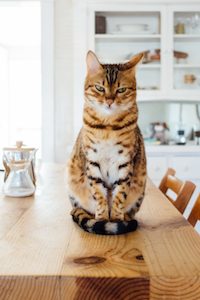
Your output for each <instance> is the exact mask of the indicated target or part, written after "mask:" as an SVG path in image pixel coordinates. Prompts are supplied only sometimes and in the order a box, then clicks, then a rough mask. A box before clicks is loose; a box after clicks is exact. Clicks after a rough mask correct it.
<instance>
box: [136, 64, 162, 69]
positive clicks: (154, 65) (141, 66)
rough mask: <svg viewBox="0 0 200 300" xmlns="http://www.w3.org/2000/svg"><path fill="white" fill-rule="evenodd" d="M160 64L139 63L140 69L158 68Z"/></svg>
mask: <svg viewBox="0 0 200 300" xmlns="http://www.w3.org/2000/svg"><path fill="white" fill-rule="evenodd" d="M160 67H161V65H160V64H141V65H139V68H140V69H158V68H160Z"/></svg>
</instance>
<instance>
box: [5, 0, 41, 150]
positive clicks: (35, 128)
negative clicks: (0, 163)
mask: <svg viewBox="0 0 200 300" xmlns="http://www.w3.org/2000/svg"><path fill="white" fill-rule="evenodd" d="M41 106H42V103H41V6H40V1H0V112H1V118H0V148H1V149H2V148H3V147H4V146H7V145H13V144H15V141H16V140H23V142H24V144H26V145H29V146H32V147H36V148H39V149H41Z"/></svg>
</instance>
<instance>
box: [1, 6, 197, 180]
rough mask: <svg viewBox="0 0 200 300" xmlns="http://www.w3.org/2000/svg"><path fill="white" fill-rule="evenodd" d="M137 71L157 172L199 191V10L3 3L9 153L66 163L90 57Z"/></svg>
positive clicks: (4, 119)
mask: <svg viewBox="0 0 200 300" xmlns="http://www.w3.org/2000/svg"><path fill="white" fill-rule="evenodd" d="M89 49H91V50H93V51H95V52H96V54H97V55H98V57H99V58H100V60H101V61H102V62H110V63H117V62H123V61H126V60H128V59H129V58H131V56H132V55H134V54H136V53H138V52H141V51H142V52H144V53H145V58H144V60H143V62H142V64H140V65H139V66H138V70H137V85H138V97H137V99H138V106H139V125H140V128H141V130H142V133H143V136H144V138H145V145H146V151H147V157H148V172H149V175H150V177H151V178H152V179H153V181H154V182H155V183H156V184H158V182H159V181H160V179H161V177H162V176H163V174H164V173H165V171H166V169H167V168H168V167H174V168H175V169H176V170H177V174H178V175H179V176H180V177H181V178H182V179H188V180H189V179H190V180H193V181H194V182H195V183H196V184H197V185H198V186H200V174H199V169H200V146H199V142H200V141H199V138H200V56H199V53H200V1H199V0H196V1H195V0H193V1H192V2H191V1H189V0H188V1H187V0H185V1H179V0H175V1H167V0H166V1H162V0H157V1H142V2H141V1H139V2H138V1H134V0H127V1H126V2H124V1H122V0H121V1H120V0H115V1H114V0H108V1H103V0H98V1H97V0H96V1H95V0H93V1H89V0H88V1H87V0H74V1H72V0H54V1H53V0H44V1H42V0H41V1H39V0H38V1H37V0H35V1H28V0H27V1H18V0H15V1H5V0H4V1H3V0H0V110H1V118H0V136H1V139H0V148H1V150H2V148H3V147H4V146H8V145H13V144H15V142H16V140H22V141H23V142H24V144H26V145H28V146H31V147H35V148H38V149H39V151H38V153H37V158H38V159H41V160H42V161H48V162H58V163H65V162H66V160H67V157H68V155H69V152H70V150H71V148H72V145H73V143H74V141H75V138H76V136H77V133H78V131H79V129H80V127H81V124H82V108H83V82H84V77H85V73H86V65H85V56H86V53H87V51H88V50H89Z"/></svg>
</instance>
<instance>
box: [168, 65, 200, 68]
mask: <svg viewBox="0 0 200 300" xmlns="http://www.w3.org/2000/svg"><path fill="white" fill-rule="evenodd" d="M174 68H177V69H199V68H200V64H174Z"/></svg>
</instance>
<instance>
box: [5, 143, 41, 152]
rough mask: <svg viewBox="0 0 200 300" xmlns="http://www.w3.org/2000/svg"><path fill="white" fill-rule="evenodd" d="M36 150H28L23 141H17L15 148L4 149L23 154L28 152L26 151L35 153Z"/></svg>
mask: <svg viewBox="0 0 200 300" xmlns="http://www.w3.org/2000/svg"><path fill="white" fill-rule="evenodd" d="M33 150H36V149H35V148H28V147H26V146H25V145H24V144H23V141H16V146H13V147H5V148H3V151H21V152H26V151H33Z"/></svg>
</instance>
